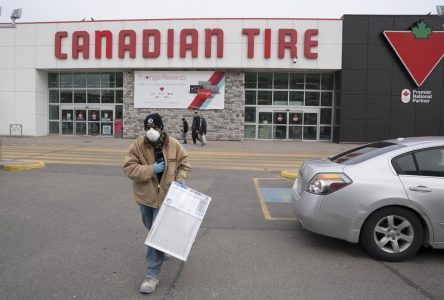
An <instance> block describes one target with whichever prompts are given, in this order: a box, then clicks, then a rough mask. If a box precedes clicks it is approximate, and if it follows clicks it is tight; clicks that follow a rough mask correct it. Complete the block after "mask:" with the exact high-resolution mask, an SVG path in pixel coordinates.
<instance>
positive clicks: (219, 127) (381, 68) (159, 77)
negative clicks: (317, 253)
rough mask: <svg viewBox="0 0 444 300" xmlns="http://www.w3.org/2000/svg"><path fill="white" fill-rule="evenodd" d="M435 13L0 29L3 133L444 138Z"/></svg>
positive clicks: (442, 40)
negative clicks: (197, 130)
mask: <svg viewBox="0 0 444 300" xmlns="http://www.w3.org/2000/svg"><path fill="white" fill-rule="evenodd" d="M443 23H444V19H443V18H440V17H438V16H431V15H430V16H365V15H345V16H344V17H343V18H342V19H340V20H338V19H320V20H318V19H179V20H125V21H86V22H58V23H19V24H17V27H16V28H0V135H10V134H12V135H16V134H23V135H28V136H42V135H48V134H55V135H68V136H76V135H88V136H90V135H93V136H95V135H97V136H109V137H127V138H132V137H136V136H138V135H140V134H142V132H143V125H142V124H143V119H144V117H145V116H146V115H147V114H148V113H151V112H159V113H160V114H161V115H162V117H163V118H164V123H165V126H166V128H165V129H166V131H167V132H169V133H171V134H172V135H174V136H177V137H179V136H180V129H181V124H182V122H181V118H182V117H185V118H186V119H187V120H188V121H189V123H190V122H191V117H192V115H193V112H194V111H195V110H198V111H199V113H200V114H201V115H203V116H204V117H205V118H206V119H207V122H208V139H210V140H243V139H261V140H274V139H279V140H281V139H282V140H296V141H333V142H366V141H374V140H380V139H385V138H391V137H401V136H415V135H442V134H444V106H443V105H442V102H443V94H444V76H443V75H444V74H443V63H442V62H441V58H442V56H443V54H444V32H441V31H437V29H442V26H443Z"/></svg>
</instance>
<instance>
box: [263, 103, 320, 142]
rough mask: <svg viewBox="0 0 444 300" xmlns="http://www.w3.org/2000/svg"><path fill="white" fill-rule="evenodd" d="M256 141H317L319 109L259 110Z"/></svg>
mask: <svg viewBox="0 0 444 300" xmlns="http://www.w3.org/2000/svg"><path fill="white" fill-rule="evenodd" d="M257 120H259V124H258V130H257V132H258V135H257V138H258V139H274V140H304V141H317V140H319V109H316V108H314V109H303V110H299V111H283V110H276V111H270V110H259V111H258V115H257Z"/></svg>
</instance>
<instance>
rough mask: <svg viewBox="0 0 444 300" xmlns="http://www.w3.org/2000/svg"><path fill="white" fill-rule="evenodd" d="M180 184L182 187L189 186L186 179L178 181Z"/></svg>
mask: <svg viewBox="0 0 444 300" xmlns="http://www.w3.org/2000/svg"><path fill="white" fill-rule="evenodd" d="M176 182H177V183H178V184H180V185H181V186H182V187H187V183H186V182H185V180H180V181H176Z"/></svg>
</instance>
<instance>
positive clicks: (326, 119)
mask: <svg viewBox="0 0 444 300" xmlns="http://www.w3.org/2000/svg"><path fill="white" fill-rule="evenodd" d="M334 86H335V77H334V74H333V73H301V72H246V73H245V125H244V137H245V138H255V139H289V140H298V139H299V140H325V141H331V139H332V128H333V122H334V121H335V120H336V116H335V114H336V111H334V110H333V107H334V102H335V101H334V100H335V99H334V98H335V97H334V95H335V91H334Z"/></svg>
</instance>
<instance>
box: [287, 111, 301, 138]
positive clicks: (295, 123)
mask: <svg viewBox="0 0 444 300" xmlns="http://www.w3.org/2000/svg"><path fill="white" fill-rule="evenodd" d="M302 115H303V114H302V112H290V113H289V118H288V123H289V124H290V125H289V126H288V139H289V140H302Z"/></svg>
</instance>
